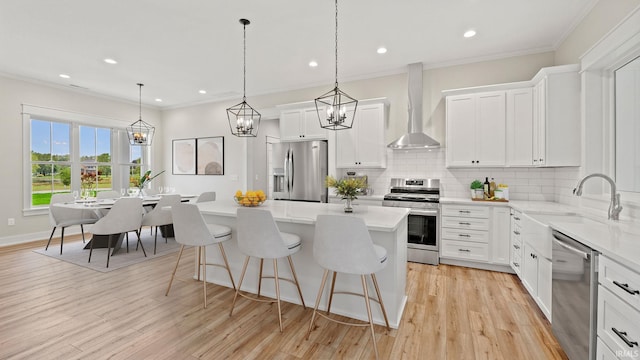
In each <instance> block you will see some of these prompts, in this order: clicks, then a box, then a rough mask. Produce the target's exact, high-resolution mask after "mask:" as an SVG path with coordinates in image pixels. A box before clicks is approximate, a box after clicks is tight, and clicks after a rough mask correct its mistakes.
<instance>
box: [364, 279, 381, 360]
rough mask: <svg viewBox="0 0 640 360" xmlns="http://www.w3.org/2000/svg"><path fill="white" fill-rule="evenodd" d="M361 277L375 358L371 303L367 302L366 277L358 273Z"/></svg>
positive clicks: (376, 351)
mask: <svg viewBox="0 0 640 360" xmlns="http://www.w3.org/2000/svg"><path fill="white" fill-rule="evenodd" d="M360 279H362V289H363V290H364V301H365V304H366V305H367V316H368V317H369V327H370V328H371V340H372V341H373V350H374V351H375V353H376V359H378V358H379V357H378V344H377V343H376V332H375V330H374V328H373V319H372V316H371V304H370V303H369V289H367V279H366V278H365V276H364V275H360Z"/></svg>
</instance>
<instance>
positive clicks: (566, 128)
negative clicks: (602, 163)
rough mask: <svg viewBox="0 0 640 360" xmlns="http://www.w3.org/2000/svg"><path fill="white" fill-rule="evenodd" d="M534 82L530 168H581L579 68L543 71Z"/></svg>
mask: <svg viewBox="0 0 640 360" xmlns="http://www.w3.org/2000/svg"><path fill="white" fill-rule="evenodd" d="M533 81H534V82H535V85H534V88H533V153H532V162H533V165H536V166H580V146H581V144H580V141H581V130H580V76H579V74H578V65H564V66H556V67H552V68H544V69H542V70H540V72H539V73H538V74H537V75H536V76H535V77H534V80H533Z"/></svg>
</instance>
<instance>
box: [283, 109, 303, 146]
mask: <svg viewBox="0 0 640 360" xmlns="http://www.w3.org/2000/svg"><path fill="white" fill-rule="evenodd" d="M301 122H302V112H301V111H300V110H287V111H283V112H281V113H280V139H281V140H283V141H287V140H288V141H291V140H295V141H298V140H301V135H302V129H301V128H300V124H301Z"/></svg>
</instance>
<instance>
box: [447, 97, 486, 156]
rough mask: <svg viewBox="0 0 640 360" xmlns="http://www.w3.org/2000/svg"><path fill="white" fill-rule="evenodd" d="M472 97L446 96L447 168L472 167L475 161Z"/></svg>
mask: <svg viewBox="0 0 640 360" xmlns="http://www.w3.org/2000/svg"><path fill="white" fill-rule="evenodd" d="M475 103H476V101H475V97H474V95H457V96H447V105H446V107H447V109H446V113H447V166H464V167H469V166H474V165H475V161H476V158H477V157H476V153H475V148H474V144H475V139H476V137H477V136H478V134H477V133H476V130H475V118H476V111H475Z"/></svg>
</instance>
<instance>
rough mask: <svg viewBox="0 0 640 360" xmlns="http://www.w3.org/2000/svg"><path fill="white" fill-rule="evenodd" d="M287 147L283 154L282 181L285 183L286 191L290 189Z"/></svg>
mask: <svg viewBox="0 0 640 360" xmlns="http://www.w3.org/2000/svg"><path fill="white" fill-rule="evenodd" d="M289 151H290V150H289V149H287V153H286V155H285V156H284V166H283V168H284V181H285V182H286V183H287V193H288V192H289V191H291V190H290V189H289Z"/></svg>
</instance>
